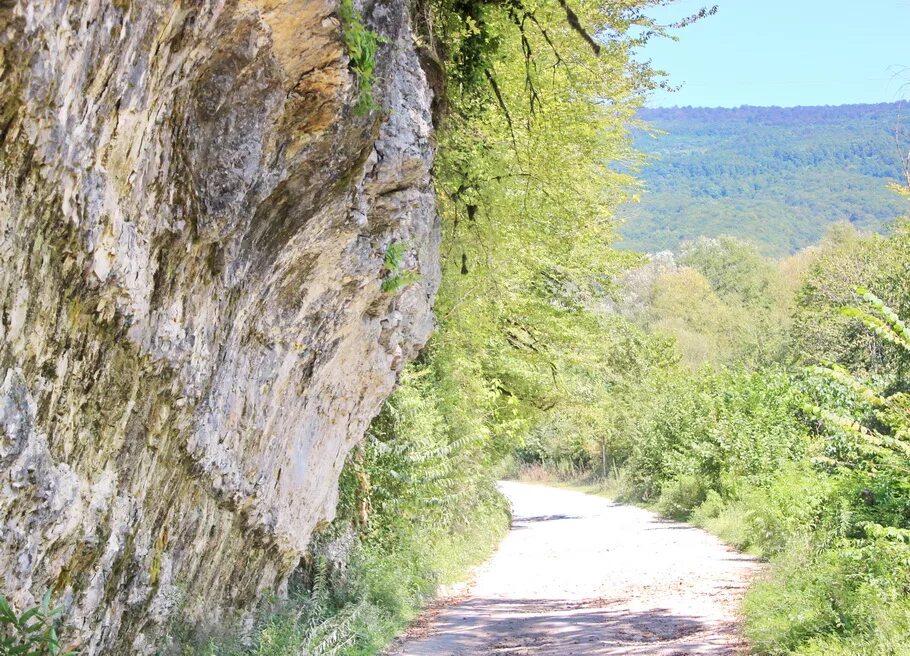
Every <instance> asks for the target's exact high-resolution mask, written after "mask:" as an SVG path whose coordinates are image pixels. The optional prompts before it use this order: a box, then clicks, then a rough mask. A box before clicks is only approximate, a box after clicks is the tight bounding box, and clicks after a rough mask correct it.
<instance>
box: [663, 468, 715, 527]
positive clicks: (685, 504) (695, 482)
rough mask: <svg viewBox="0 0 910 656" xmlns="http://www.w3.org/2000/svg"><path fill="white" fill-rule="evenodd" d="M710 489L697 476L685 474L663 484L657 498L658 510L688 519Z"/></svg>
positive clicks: (674, 517)
mask: <svg viewBox="0 0 910 656" xmlns="http://www.w3.org/2000/svg"><path fill="white" fill-rule="evenodd" d="M707 493H708V490H706V489H705V485H704V482H703V481H702V480H701V479H700V478H698V477H697V476H693V475H691V474H684V475H682V476H680V477H678V478H675V479H673V480H672V481H670V482H669V483H667V484H666V485H664V486H663V490H662V491H661V493H660V498H659V499H658V500H657V511H658V512H659V513H660V514H662V515H665V516H667V517H671V518H673V519H680V520H684V519H688V518H689V516H690V515H691V514H692V511H693V510H695V508H696V507H697V506H699V505H700V504H701V503H702V502H704V500H705V497H706V495H707Z"/></svg>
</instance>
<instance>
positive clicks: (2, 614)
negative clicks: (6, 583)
mask: <svg viewBox="0 0 910 656" xmlns="http://www.w3.org/2000/svg"><path fill="white" fill-rule="evenodd" d="M50 599H51V596H50V592H48V593H47V594H45V595H44V598H43V599H42V600H41V603H40V604H39V605H38V606H34V607H32V608H28V609H26V610H24V611H23V612H22V613H16V611H15V610H14V609H13V607H12V606H11V605H10V603H9V602H8V601H7V600H6V599H5V598H4V597H3V596H2V595H0V656H75V654H76V652H74V651H67V652H64V651H63V650H62V648H61V647H60V639H59V638H58V637H57V627H56V625H55V619H56V618H57V616H58V615H59V614H60V609H59V608H51V605H50Z"/></svg>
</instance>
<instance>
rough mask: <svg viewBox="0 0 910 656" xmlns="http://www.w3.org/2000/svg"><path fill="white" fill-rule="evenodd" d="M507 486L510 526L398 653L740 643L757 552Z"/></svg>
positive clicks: (585, 654) (630, 510)
mask: <svg viewBox="0 0 910 656" xmlns="http://www.w3.org/2000/svg"><path fill="white" fill-rule="evenodd" d="M501 489H502V491H503V492H504V493H505V494H506V496H508V498H509V500H510V501H511V503H512V509H513V515H514V520H513V525H512V531H511V532H510V533H509V534H508V536H507V537H506V538H505V540H504V541H503V542H502V545H501V546H500V548H499V550H498V551H497V552H496V554H495V555H494V556H493V558H492V559H490V561H488V562H487V563H486V564H485V565H483V566H481V567H480V568H479V569H478V570H477V571H476V572H475V575H474V577H473V581H472V583H471V584H470V585H469V586H468V587H467V589H466V590H465V591H463V593H462V594H461V595H458V596H455V597H452V598H449V599H447V600H444V601H443V602H442V603H440V604H438V605H436V606H435V607H434V608H432V609H430V610H428V611H427V612H426V613H425V614H424V615H423V616H422V617H421V618H420V619H419V620H418V622H417V623H415V625H414V626H413V627H412V628H411V630H410V631H409V632H408V634H407V635H406V636H404V637H402V638H400V639H399V640H398V642H397V643H396V645H395V646H394V648H393V649H392V651H390V652H389V653H390V654H393V655H395V656H456V655H457V656H494V655H495V656H499V655H502V656H595V655H596V656H606V655H610V656H614V655H615V656H618V655H620V654H622V655H629V656H632V655H638V654H653V655H655V656H684V655H689V654H698V655H710V656H722V655H723V656H727V655H732V654H740V653H743V652H744V649H745V648H744V644H743V643H742V640H741V638H740V635H739V627H738V622H737V615H738V609H739V604H740V602H741V599H742V595H743V592H744V589H745V587H746V584H747V582H748V580H749V578H750V577H751V576H752V575H753V574H754V573H755V572H756V571H757V569H758V564H757V563H756V562H755V561H754V559H752V558H750V557H748V556H745V555H743V554H740V553H738V552H736V551H734V550H733V549H731V548H730V547H727V546H725V545H724V544H723V543H721V542H720V541H719V540H717V538H715V537H713V536H711V535H709V534H708V533H705V532H704V531H702V530H699V529H697V528H694V527H692V526H689V525H687V524H680V523H676V522H669V521H666V520H663V519H661V518H659V517H658V516H657V515H655V514H653V513H651V512H648V511H647V510H642V509H640V508H636V507H633V506H626V505H622V504H617V503H613V502H611V501H609V500H607V499H604V498H602V497H597V496H592V495H587V494H583V493H581V492H574V491H569V490H563V489H557V488H551V487H544V486H540V485H528V484H523V483H512V482H504V483H502V484H501Z"/></svg>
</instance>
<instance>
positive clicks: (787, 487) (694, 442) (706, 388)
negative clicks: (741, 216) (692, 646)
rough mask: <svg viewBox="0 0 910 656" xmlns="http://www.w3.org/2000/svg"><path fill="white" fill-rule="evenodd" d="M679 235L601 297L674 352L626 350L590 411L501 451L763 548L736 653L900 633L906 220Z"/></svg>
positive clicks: (905, 546) (860, 649) (909, 605)
mask: <svg viewBox="0 0 910 656" xmlns="http://www.w3.org/2000/svg"><path fill="white" fill-rule="evenodd" d="M682 250H683V254H682V256H681V257H680V258H679V261H680V263H681V264H680V265H679V266H678V267H677V268H675V269H673V270H669V271H666V272H664V273H662V274H660V275H658V276H656V277H653V278H651V279H649V280H648V284H647V288H646V289H644V290H642V289H639V290H635V294H633V296H635V297H636V298H641V297H642V296H644V297H645V298H647V299H648V302H647V303H645V304H643V305H640V306H639V307H637V308H635V309H634V310H631V311H629V310H628V309H624V308H623V307H622V304H621V303H620V304H619V312H620V313H622V312H623V311H625V312H626V316H627V320H628V321H629V322H630V323H632V324H634V325H635V326H637V329H640V330H641V331H642V332H643V334H645V335H648V338H649V339H651V340H662V339H667V338H669V339H670V340H671V341H672V342H673V343H674V347H673V350H674V351H675V355H676V362H675V363H670V364H667V357H666V356H665V355H662V356H661V362H662V364H660V366H657V367H652V368H651V369H650V373H649V374H645V375H643V373H642V372H643V370H642V367H641V366H640V365H638V364H636V365H635V366H632V367H630V368H629V369H628V370H627V373H626V374H625V376H624V377H623V380H622V382H621V383H620V385H619V386H618V387H614V388H613V389H614V390H618V391H619V393H616V392H615V391H612V390H611V389H604V390H603V391H602V392H601V394H602V395H603V399H604V403H605V405H604V407H603V409H602V410H601V411H600V412H599V417H600V419H601V422H602V423H601V424H600V426H599V427H596V428H593V427H592V426H591V424H590V423H589V422H587V421H581V422H579V425H577V426H566V425H565V423H564V422H563V425H562V427H560V428H559V429H558V430H554V429H548V428H545V425H542V426H541V427H540V428H539V429H538V430H537V431H535V432H534V436H535V439H530V440H528V441H527V443H526V445H525V446H524V447H523V448H522V449H520V450H519V451H518V458H517V460H516V461H513V463H512V468H513V471H514V472H516V473H519V474H521V473H525V475H527V474H530V475H532V476H535V477H537V478H540V477H541V476H546V475H551V476H560V475H561V476H562V477H563V478H566V479H569V480H580V479H587V480H588V481H591V480H593V481H594V482H595V483H596V484H597V485H598V486H599V487H600V488H601V489H603V490H606V491H607V492H608V493H609V494H610V495H611V496H614V497H616V498H618V499H620V500H626V501H632V502H638V503H645V504H647V505H648V506H650V507H652V508H654V509H656V510H657V511H659V512H660V513H662V514H664V515H666V516H667V517H671V518H674V519H679V520H687V521H691V522H693V523H695V524H697V525H700V526H702V527H705V528H707V529H708V530H710V531H712V532H714V533H716V534H717V535H719V536H720V537H721V538H723V539H724V540H726V541H727V542H729V543H730V544H733V545H735V546H736V547H738V548H740V549H743V550H746V551H749V552H751V553H753V554H756V555H758V556H760V557H762V558H765V559H767V560H768V561H769V562H770V568H769V573H768V575H767V577H766V578H764V579H762V580H759V581H758V582H757V583H756V584H755V585H754V586H753V587H752V589H751V590H750V592H749V594H748V596H747V599H746V604H745V618H746V625H745V630H746V635H747V637H748V638H749V640H750V643H751V647H752V649H753V651H754V653H757V654H769V655H778V654H812V655H816V654H817V655H821V654H825V655H831V654H843V655H845V656H846V655H848V654H849V655H858V654H868V655H870V656H871V655H872V654H880V655H884V654H907V653H910V651H908V649H910V647H908V645H910V601H908V600H910V530H908V529H910V397H908V396H907V391H908V385H910V379H908V368H907V365H908V363H910V339H908V337H910V332H908V329H907V327H906V324H905V323H904V322H903V321H902V317H903V318H906V317H908V316H910V313H908V305H910V286H908V277H907V274H908V272H910V226H908V225H907V224H906V223H902V224H898V225H897V226H896V228H895V229H894V232H893V235H892V236H890V237H882V236H878V235H861V234H859V233H857V232H856V231H855V230H853V229H852V228H851V227H848V226H836V227H835V228H834V229H832V230H831V231H830V232H829V234H828V236H827V237H826V239H825V240H824V241H823V242H822V243H821V244H820V245H818V246H816V247H813V248H812V249H809V250H807V251H805V252H802V253H800V254H798V255H796V256H794V257H792V258H789V259H787V260H784V261H781V262H774V261H771V260H765V259H763V258H760V257H758V256H756V255H755V253H754V251H750V248H749V247H748V246H747V245H745V244H742V243H741V242H737V241H736V240H733V239H722V240H702V241H700V242H696V243H694V244H690V245H688V247H685V248H683V249H682ZM750 252H751V253H752V255H751V256H750V255H749V253H750ZM869 289H874V290H876V292H875V293H872V292H870V291H869ZM631 291H632V290H630V289H629V288H628V287H627V288H626V289H625V293H626V294H629V293H630V292H631ZM622 293H623V292H621V294H622ZM616 375H617V376H621V374H620V372H619V371H616ZM554 428H555V427H554ZM592 428H593V430H592Z"/></svg>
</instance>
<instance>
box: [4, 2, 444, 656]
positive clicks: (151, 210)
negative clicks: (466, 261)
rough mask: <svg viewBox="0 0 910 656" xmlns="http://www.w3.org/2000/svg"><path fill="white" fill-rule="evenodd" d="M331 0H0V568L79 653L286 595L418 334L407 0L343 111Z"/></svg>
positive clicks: (417, 211) (397, 7)
mask: <svg viewBox="0 0 910 656" xmlns="http://www.w3.org/2000/svg"><path fill="white" fill-rule="evenodd" d="M336 8H337V3H336V2H333V1H331V0H232V1H229V2H222V1H220V0H200V1H199V2H192V3H189V2H162V1H159V0H149V1H148V2H143V3H138V2H130V1H121V2H98V1H97V0H96V1H89V2H74V1H72V0H63V1H62V2H51V1H50V0H17V1H10V2H0V143H2V151H0V380H2V387H0V473H2V474H3V476H2V479H0V572H2V575H0V591H2V592H3V594H5V595H6V596H8V597H9V598H10V599H11V600H12V601H13V602H14V603H16V604H18V605H27V604H30V603H32V602H33V601H34V600H35V599H36V598H37V597H38V596H40V594H41V593H42V592H43V591H44V590H47V589H51V590H52V591H53V592H54V594H55V595H56V598H58V599H59V600H61V602H62V603H63V605H64V607H65V609H66V620H67V622H69V623H70V624H71V625H72V626H73V627H74V629H75V631H76V632H77V633H78V634H79V635H80V636H81V638H82V653H84V654H86V655H92V654H98V653H155V652H156V651H157V650H158V649H159V648H160V646H161V645H160V637H161V635H162V632H163V627H164V626H165V625H166V623H167V622H169V621H171V619H172V616H173V614H174V612H175V609H177V608H178V607H179V609H180V613H181V615H183V616H184V617H185V618H188V619H189V620H191V621H192V622H193V623H195V624H198V625H202V624H205V623H215V622H218V621H220V620H221V619H222V618H223V617H225V616H226V615H227V614H229V613H231V614H236V613H237V612H240V613H241V614H243V613H245V612H248V611H250V609H252V608H253V607H254V605H255V604H256V602H257V601H258V600H259V599H260V598H262V597H263V596H264V595H266V594H267V593H273V592H276V591H280V590H281V589H282V586H283V585H284V582H285V581H286V580H287V577H288V575H289V574H290V572H291V570H292V569H293V567H294V566H295V565H296V564H297V562H298V561H299V559H300V557H301V555H302V554H303V552H304V551H305V549H306V547H307V544H308V541H309V538H310V535H311V533H312V531H313V529H314V527H316V526H317V524H319V523H320V522H322V521H325V520H326V519H328V518H330V517H331V515H332V513H333V509H334V505H335V499H336V494H337V492H336V486H337V476H338V473H339V470H340V468H341V466H342V464H343V462H344V459H345V456H346V454H347V452H348V450H349V449H350V448H351V447H352V446H353V445H354V444H355V443H356V442H357V441H358V440H359V439H360V438H361V437H362V435H363V433H364V431H365V429H366V426H367V425H368V423H369V421H370V419H371V418H372V417H373V416H374V415H375V413H376V412H377V411H378V408H379V406H380V404H381V403H382V401H383V399H384V398H385V397H386V396H387V395H388V393H389V392H390V391H391V389H392V387H393V386H394V383H395V380H396V376H397V373H398V372H399V371H400V370H401V368H402V367H403V365H404V364H405V362H406V361H407V360H408V359H409V358H411V357H413V356H414V355H415V354H416V352H417V350H418V349H419V348H420V347H421V346H422V345H423V344H424V343H425V341H426V339H427V338H428V336H429V334H430V332H431V330H432V325H433V323H432V314H431V305H432V300H433V296H434V294H435V291H436V287H437V285H438V281H439V264H438V242H439V227H438V221H437V218H436V213H435V206H434V196H433V189H432V185H431V181H430V169H431V166H432V156H433V141H432V138H433V135H432V120H431V115H430V107H431V101H432V97H431V96H432V92H431V91H430V89H429V87H428V85H427V82H426V78H425V76H424V73H423V71H422V70H421V68H420V64H419V61H418V57H417V54H416V53H415V51H414V45H413V44H414V38H413V35H412V34H411V24H410V17H409V15H408V3H407V2H405V1H404V0H390V1H389V2H382V3H378V2H377V3H375V5H369V4H368V5H366V6H362V7H361V9H362V11H363V14H364V16H365V18H366V20H367V22H368V24H369V26H370V28H371V29H374V30H376V31H377V32H379V33H380V34H381V35H382V37H383V39H384V41H383V45H382V47H381V49H380V52H379V54H378V56H377V61H376V70H375V78H376V79H375V82H374V89H373V94H374V97H375V99H376V103H377V106H378V107H379V109H378V110H376V111H372V112H370V113H367V114H365V115H360V114H358V113H357V112H355V111H354V106H355V105H356V103H357V89H356V82H355V80H354V79H353V76H352V74H351V73H350V71H349V70H348V66H347V55H346V52H345V49H344V42H343V38H342V34H341V26H340V23H339V21H338V20H337V17H336V16H335V11H336ZM392 243H406V244H408V247H409V250H408V252H407V253H406V255H405V261H404V265H405V266H406V267H407V268H408V269H409V270H412V271H414V272H416V273H419V277H417V278H416V282H415V283H413V284H410V285H408V286H407V287H405V288H403V289H401V290H396V292H395V293H391V294H390V293H387V292H385V291H383V289H382V278H383V275H384V272H385V269H384V267H383V257H384V254H385V252H386V250H387V248H388V246H389V244H392ZM232 616H233V615H232Z"/></svg>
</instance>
